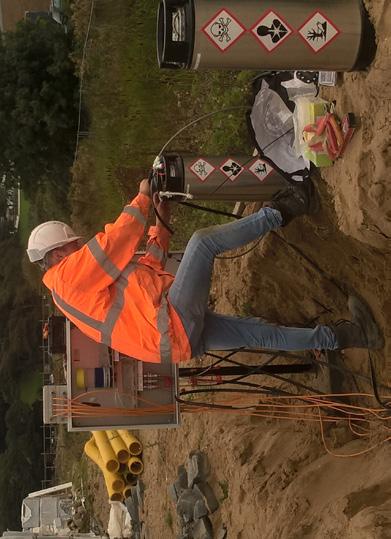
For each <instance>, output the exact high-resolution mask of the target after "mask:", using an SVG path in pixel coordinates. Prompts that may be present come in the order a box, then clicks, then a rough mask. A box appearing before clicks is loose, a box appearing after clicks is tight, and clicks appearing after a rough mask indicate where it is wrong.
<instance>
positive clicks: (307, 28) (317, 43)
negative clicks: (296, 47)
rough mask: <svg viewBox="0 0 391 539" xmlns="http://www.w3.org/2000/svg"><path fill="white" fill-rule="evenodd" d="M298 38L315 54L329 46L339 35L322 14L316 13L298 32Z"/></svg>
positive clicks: (338, 31) (336, 29)
mask: <svg viewBox="0 0 391 539" xmlns="http://www.w3.org/2000/svg"><path fill="white" fill-rule="evenodd" d="M298 32H299V35H300V37H301V38H302V39H303V40H304V41H305V43H306V44H307V45H308V46H309V47H310V48H311V49H312V50H313V51H314V52H315V53H316V52H319V51H321V50H322V49H324V48H325V47H327V45H330V43H331V42H332V41H334V39H335V38H336V37H338V35H339V34H340V33H341V32H340V30H339V29H338V28H337V27H336V25H335V24H334V23H333V22H332V21H331V20H330V19H328V18H327V17H326V16H325V15H323V13H321V12H320V11H317V12H316V13H314V14H313V15H311V17H310V18H309V19H307V20H306V22H305V23H304V24H303V25H302V26H301V27H300V28H299V30H298Z"/></svg>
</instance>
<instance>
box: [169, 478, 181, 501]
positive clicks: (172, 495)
mask: <svg viewBox="0 0 391 539" xmlns="http://www.w3.org/2000/svg"><path fill="white" fill-rule="evenodd" d="M168 495H169V496H170V498H171V500H172V501H173V502H174V503H175V504H176V503H178V500H179V496H178V492H177V490H176V487H175V483H174V484H173V485H170V486H169V487H168Z"/></svg>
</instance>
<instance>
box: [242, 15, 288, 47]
mask: <svg viewBox="0 0 391 539" xmlns="http://www.w3.org/2000/svg"><path fill="white" fill-rule="evenodd" d="M251 32H252V34H253V35H254V36H255V37H256V39H257V40H258V42H259V43H260V44H261V45H262V47H264V48H265V49H266V50H267V51H268V52H272V51H274V49H276V48H277V47H278V46H280V45H281V43H283V42H284V41H285V40H286V39H287V38H288V37H289V36H290V35H291V34H292V33H293V30H292V28H291V27H290V26H289V24H288V23H287V22H286V21H285V20H284V19H283V18H282V17H281V16H280V15H278V14H277V13H276V12H275V11H272V10H270V11H267V12H266V13H264V14H263V15H262V17H261V18H260V19H259V20H258V22H256V23H255V25H254V26H253V27H252V28H251Z"/></svg>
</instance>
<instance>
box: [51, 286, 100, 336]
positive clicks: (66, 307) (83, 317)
mask: <svg viewBox="0 0 391 539" xmlns="http://www.w3.org/2000/svg"><path fill="white" fill-rule="evenodd" d="M52 296H53V299H54V301H55V302H56V303H57V305H58V306H59V307H60V309H61V310H63V311H65V312H67V313H69V314H70V315H71V316H73V317H74V318H76V319H77V320H79V321H80V322H83V324H86V326H90V327H91V328H93V329H96V330H98V331H102V325H103V322H100V320H96V319H95V318H92V317H91V316H88V315H87V314H84V313H83V312H82V311H79V309H76V308H75V307H73V306H72V305H70V304H69V303H67V302H66V301H64V300H63V299H62V298H61V297H60V296H59V295H58V294H57V292H55V290H52Z"/></svg>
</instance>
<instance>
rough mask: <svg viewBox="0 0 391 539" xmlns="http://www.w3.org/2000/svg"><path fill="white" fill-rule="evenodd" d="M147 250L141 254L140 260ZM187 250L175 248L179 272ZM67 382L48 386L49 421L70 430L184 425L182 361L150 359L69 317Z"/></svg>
mask: <svg viewBox="0 0 391 539" xmlns="http://www.w3.org/2000/svg"><path fill="white" fill-rule="evenodd" d="M142 254H143V253H138V254H137V255H136V256H135V259H134V260H135V261H136V260H137V258H138V257H139V256H141V255H142ZM182 255H183V253H182V252H174V253H171V254H170V257H169V258H168V262H167V264H166V270H167V271H169V272H171V273H175V272H176V269H177V267H178V265H179V262H180V260H181V258H182ZM62 331H63V332H64V335H65V349H66V385H62V386H61V385H60V386H55V385H49V386H44V388H43V400H44V403H43V408H44V422H45V423H61V422H66V423H67V427H68V430H69V431H91V430H110V429H140V428H146V427H150V428H157V427H174V426H178V425H179V405H178V403H177V401H176V398H175V397H176V394H177V390H178V367H177V366H176V365H175V364H157V363H145V362H142V361H138V360H136V359H134V358H132V357H129V356H126V355H124V354H121V353H119V352H117V351H115V350H113V349H112V348H109V347H108V346H106V345H104V344H101V343H98V342H95V341H93V340H92V339H90V338H89V337H87V336H86V335H84V333H82V332H81V331H80V330H79V329H78V328H77V327H76V326H75V325H74V324H72V323H71V322H70V321H69V320H67V319H66V318H63V328H62Z"/></svg>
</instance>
